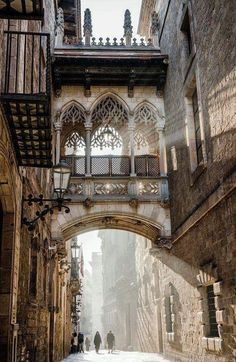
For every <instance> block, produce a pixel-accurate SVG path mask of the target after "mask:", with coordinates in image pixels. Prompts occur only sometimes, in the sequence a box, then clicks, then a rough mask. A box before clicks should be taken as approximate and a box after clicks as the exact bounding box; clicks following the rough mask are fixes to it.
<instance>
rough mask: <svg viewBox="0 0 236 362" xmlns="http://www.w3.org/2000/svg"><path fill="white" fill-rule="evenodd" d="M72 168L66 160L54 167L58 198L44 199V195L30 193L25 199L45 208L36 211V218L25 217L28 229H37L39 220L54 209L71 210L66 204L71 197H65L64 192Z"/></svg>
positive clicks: (55, 189)
mask: <svg viewBox="0 0 236 362" xmlns="http://www.w3.org/2000/svg"><path fill="white" fill-rule="evenodd" d="M70 175H71V169H70V167H69V166H68V165H67V163H66V162H65V161H61V162H60V163H59V164H57V165H55V166H54V167H53V186H54V193H55V194H56V198H53V199H44V198H43V195H39V197H34V196H33V195H29V196H28V199H25V200H24V201H25V202H27V203H28V205H29V206H32V205H33V204H38V205H39V206H43V205H44V209H43V210H41V211H37V212H36V216H35V218H33V219H32V220H28V219H27V218H26V217H25V218H24V219H23V223H24V224H25V225H26V226H28V230H29V231H32V230H34V229H35V226H36V223H37V222H38V220H45V216H46V215H47V214H51V215H52V214H53V212H54V209H57V210H58V211H61V210H62V209H65V212H66V213H69V212H70V209H69V207H68V206H66V205H65V203H66V202H70V201H71V199H69V198H67V199H65V198H64V194H65V192H66V190H67V188H68V185H69V181H70ZM45 202H51V203H52V205H51V206H50V205H49V204H44V203H45Z"/></svg>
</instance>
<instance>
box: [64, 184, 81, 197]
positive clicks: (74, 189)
mask: <svg viewBox="0 0 236 362" xmlns="http://www.w3.org/2000/svg"><path fill="white" fill-rule="evenodd" d="M67 193H68V194H72V195H75V194H76V195H82V194H83V184H70V185H69V187H68V191H67Z"/></svg>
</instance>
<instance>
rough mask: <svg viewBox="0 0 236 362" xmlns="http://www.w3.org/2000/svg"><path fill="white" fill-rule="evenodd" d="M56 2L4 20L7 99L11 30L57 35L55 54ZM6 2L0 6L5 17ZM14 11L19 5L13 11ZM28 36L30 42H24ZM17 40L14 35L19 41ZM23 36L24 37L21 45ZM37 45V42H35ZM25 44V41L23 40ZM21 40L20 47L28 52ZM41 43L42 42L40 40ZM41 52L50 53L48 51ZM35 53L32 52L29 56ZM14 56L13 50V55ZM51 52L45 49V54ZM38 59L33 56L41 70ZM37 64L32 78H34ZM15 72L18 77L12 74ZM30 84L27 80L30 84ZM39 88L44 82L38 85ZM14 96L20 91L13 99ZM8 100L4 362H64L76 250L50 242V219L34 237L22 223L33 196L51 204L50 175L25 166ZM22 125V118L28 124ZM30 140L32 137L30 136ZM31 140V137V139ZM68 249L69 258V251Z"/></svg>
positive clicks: (1, 210)
mask: <svg viewBox="0 0 236 362" xmlns="http://www.w3.org/2000/svg"><path fill="white" fill-rule="evenodd" d="M55 5H56V4H54V2H52V1H49V0H46V1H45V2H44V6H45V9H46V11H45V18H44V22H43V23H42V22H41V21H39V20H33V17H31V20H17V17H18V16H15V18H16V19H11V18H10V19H9V20H6V19H5V20H3V19H1V20H0V44H1V47H0V48H1V54H0V78H1V91H0V92H1V94H3V93H4V91H5V90H4V82H3V80H4V79H5V76H6V74H7V70H6V63H5V56H6V54H7V51H6V47H5V46H6V43H5V35H6V33H4V32H5V31H10V32H25V33H24V34H27V33H30V32H33V33H37V32H46V33H48V34H51V43H50V45H51V54H52V52H53V46H54V27H55V18H56V16H55V14H56V12H57V9H56V7H55ZM3 6H4V3H2V4H1V10H2V7H3ZM13 6H14V4H13ZM21 36H22V37H24V36H25V35H21ZM16 37H17V35H14V33H13V34H12V35H11V40H12V39H13V40H12V41H14V39H16ZM19 39H20V36H19V37H18V40H19ZM35 39H36V37H35ZM21 40H22V38H21ZM22 42H23V41H21V47H22ZM35 42H36V40H35ZM41 45H42V48H43V44H41ZM19 49H20V48H19V47H18V48H17V47H15V48H14V47H13V46H11V52H12V53H11V61H13V62H14V59H16V57H17V56H20V58H21V63H20V64H18V66H19V67H22V68H21V69H23V62H24V59H23V56H22V55H21V52H23V51H24V50H22V49H23V47H22V48H21V50H19ZM30 49H32V48H29V50H28V54H29V53H30V52H31V50H30ZM8 51H9V50H8ZM43 51H44V49H42V52H43ZM37 59H38V54H36V55H35V56H34V57H33V60H32V61H35V64H36V62H37ZM29 68H30V65H29V64H28V70H27V72H28V73H27V74H25V77H26V78H27V77H30V71H29ZM8 72H10V74H11V76H10V78H9V87H12V85H13V84H17V82H18V85H17V87H18V90H19V89H20V88H21V87H23V85H22V84H20V82H19V78H17V77H20V76H21V75H22V73H21V74H17V73H15V72H12V71H10V70H8ZM13 73H14V74H13ZM27 79H28V78H27ZM34 82H35V85H36V84H37V85H39V84H40V79H39V78H35V79H34ZM13 93H14V92H13ZM3 104H4V102H3V100H2V98H1V106H2V107H1V109H0V360H1V361H3V362H5V361H6V362H8V361H14V362H16V361H19V360H21V361H25V360H26V359H27V360H30V361H42V362H43V361H49V360H50V361H59V360H61V359H62V358H63V357H64V356H65V355H67V354H68V353H69V350H70V336H71V330H72V326H71V310H70V306H71V298H72V293H71V284H70V273H69V274H68V273H66V271H65V269H64V267H63V264H64V263H62V261H63V260H65V258H67V254H68V251H69V250H70V243H69V242H68V244H67V245H66V246H62V245H56V244H55V243H54V241H53V240H52V237H51V230H50V216H46V220H45V221H44V222H43V221H39V222H38V223H37V226H36V228H35V229H34V230H33V231H32V230H31V231H29V230H28V229H27V226H26V225H24V222H23V219H24V218H25V217H26V218H28V219H33V218H34V217H35V213H36V212H37V211H39V209H40V208H39V207H38V206H37V205H34V206H31V207H30V205H28V204H27V202H25V201H24V199H27V198H28V195H30V194H31V195H34V196H38V195H40V194H43V196H44V197H45V198H51V177H52V176H51V170H50V169H47V168H37V167H36V168H29V167H24V166H19V157H18V156H19V154H18V153H17V151H16V148H15V145H16V143H15V142H16V140H15V141H13V138H12V133H11V126H10V125H9V119H8V118H7V114H6V112H4V106H3ZM22 119H23V118H22ZM26 133H27V131H26ZM26 137H27V136H26ZM67 249H68V251H67Z"/></svg>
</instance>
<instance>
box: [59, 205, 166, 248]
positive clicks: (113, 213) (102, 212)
mask: <svg viewBox="0 0 236 362" xmlns="http://www.w3.org/2000/svg"><path fill="white" fill-rule="evenodd" d="M69 207H70V213H69V214H64V213H59V214H55V215H54V216H53V217H52V238H53V239H54V240H55V241H62V240H69V239H71V238H72V237H74V236H76V235H77V234H81V233H85V232H87V231H91V230H96V229H118V230H125V231H130V232H134V233H136V234H139V235H142V236H144V237H146V238H148V239H149V240H151V241H152V242H153V243H156V242H157V240H158V239H159V238H160V237H165V236H166V237H168V236H170V217H169V210H168V208H166V207H165V206H163V205H161V203H157V202H151V201H150V202H146V203H136V200H131V201H130V202H104V200H103V201H102V200H101V201H100V202H99V201H96V202H95V203H93V202H92V201H91V204H86V203H82V204H81V203H80V204H79V203H73V204H70V205H69Z"/></svg>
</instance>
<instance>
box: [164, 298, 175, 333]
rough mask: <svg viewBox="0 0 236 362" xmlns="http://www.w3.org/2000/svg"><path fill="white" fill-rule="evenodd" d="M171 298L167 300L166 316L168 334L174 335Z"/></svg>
mask: <svg viewBox="0 0 236 362" xmlns="http://www.w3.org/2000/svg"><path fill="white" fill-rule="evenodd" d="M171 314H172V313H171V298H170V296H169V297H166V298H165V316H166V332H167V333H173V324H172V319H171Z"/></svg>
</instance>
